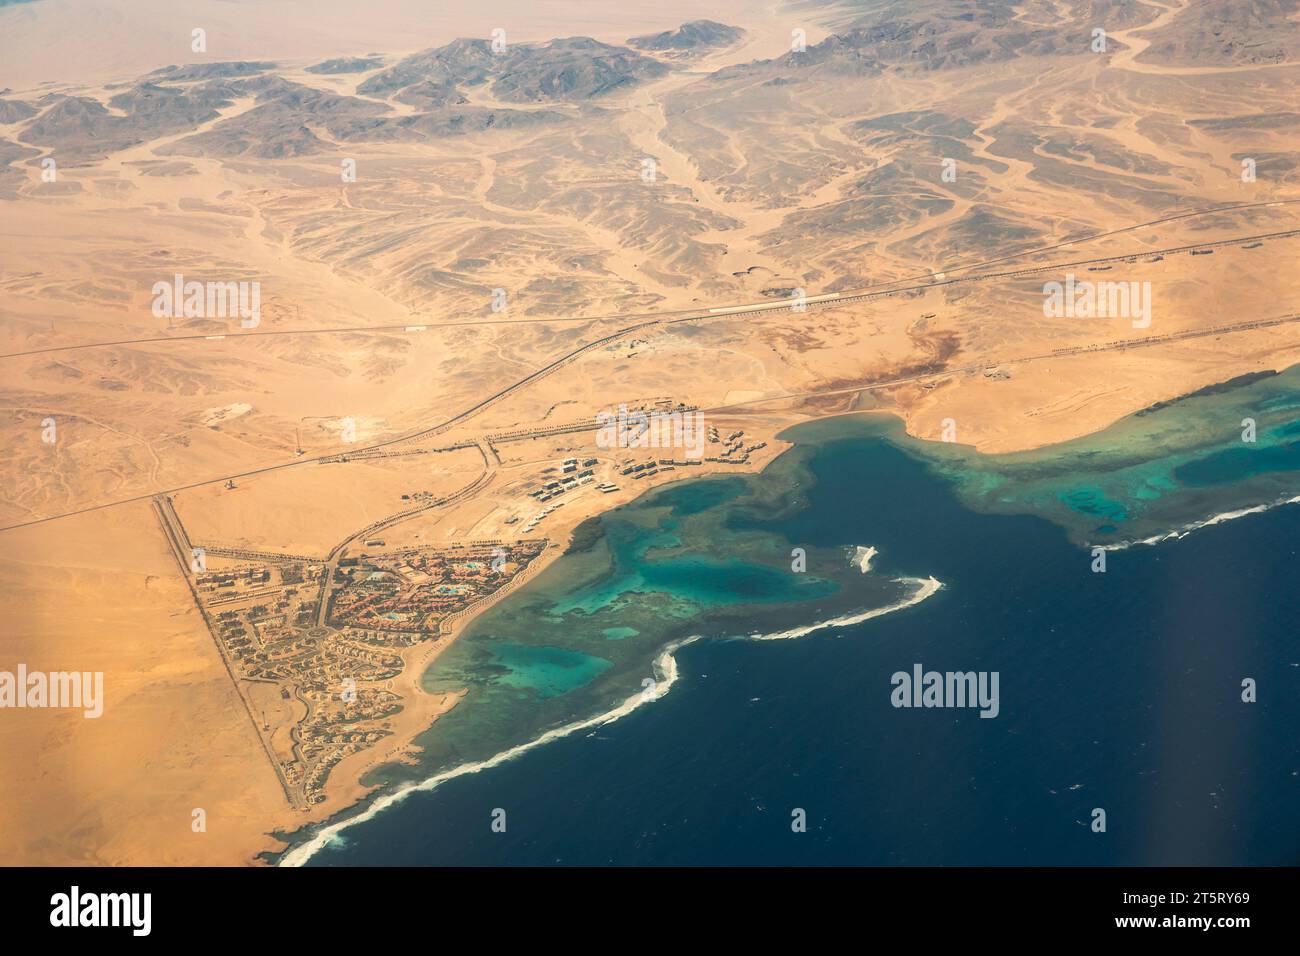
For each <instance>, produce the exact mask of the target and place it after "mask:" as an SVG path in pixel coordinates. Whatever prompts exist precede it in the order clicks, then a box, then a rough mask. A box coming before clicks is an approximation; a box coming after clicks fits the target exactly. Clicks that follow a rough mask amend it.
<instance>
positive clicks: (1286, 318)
mask: <svg viewBox="0 0 1300 956" xmlns="http://www.w3.org/2000/svg"><path fill="white" fill-rule="evenodd" d="M1196 248H1200V247H1199V246H1198V247H1196ZM840 301H842V300H835V303H834V304H839V302H840ZM699 318H708V316H699ZM1293 322H1300V313H1294V312H1293V313H1290V314H1287V315H1283V316H1275V317H1273V318H1268V319H1254V320H1251V321H1247V322H1233V323H1230V324H1228V325H1218V326H1212V327H1210V328H1205V329H1191V330H1188V331H1184V332H1170V333H1167V334H1165V335H1152V336H1146V337H1144V338H1139V339H1127V340H1120V341H1114V342H1107V343H1104V344H1099V345H1079V346H1070V347H1065V348H1060V349H1054V350H1052V351H1050V352H1040V353H1038V354H1035V355H1022V356H1014V357H1010V358H997V359H987V360H985V361H981V362H974V363H969V364H966V365H958V366H953V367H951V368H944V369H936V370H935V371H932V372H920V373H917V374H915V375H907V376H903V377H900V378H892V379H884V380H866V381H863V382H861V383H857V384H853V385H845V386H838V387H836V388H829V389H816V390H812V391H807V392H788V393H785V394H781V395H772V396H768V397H765V398H758V399H750V400H747V401H744V402H740V403H737V404H734V405H716V406H712V407H710V408H706V409H703V411H712V412H720V411H728V410H735V409H741V408H747V407H749V406H752V405H759V404H766V403H770V402H779V401H788V400H791V399H800V398H815V397H819V396H825V395H838V394H845V393H849V392H861V391H873V390H878V389H885V388H893V387H895V386H898V385H906V384H909V383H914V382H921V381H928V380H931V379H938V378H946V377H948V376H950V375H958V374H961V373H963V372H971V371H976V370H978V369H981V368H989V367H992V366H995V365H1023V364H1027V363H1030V362H1038V361H1042V360H1044V359H1051V358H1064V357H1068V356H1071V355H1082V354H1088V353H1096V352H1115V351H1124V350H1127V349H1134V348H1149V347H1151V346H1155V345H1164V344H1168V343H1170V342H1181V341H1186V340H1188V339H1197V338H1206V337H1209V336H1214V335H1229V334H1233V333H1236V332H1245V331H1250V330H1253V329H1263V328H1271V327H1274V326H1281V325H1289V324H1291V323H1293ZM654 324H657V323H643V324H642V325H639V326H634V327H633V328H632V329H631V330H626V329H625V330H622V331H620V332H616V333H614V334H612V335H608V336H605V337H604V338H602V339H598V340H597V341H595V342H591V343H588V344H587V345H584V346H582V347H581V348H579V349H576V350H574V351H573V352H570V353H568V354H567V355H565V356H562V357H561V358H559V359H556V360H555V361H554V362H552V363H550V364H549V365H546V366H544V367H543V368H541V369H538V370H537V371H536V372H533V373H532V374H531V375H529V376H528V377H527V378H524V379H521V380H520V381H518V382H516V383H514V384H513V385H510V386H508V387H507V388H505V389H502V390H501V391H499V392H497V393H495V394H494V395H492V396H490V397H489V398H486V399H484V400H483V401H481V402H479V403H478V404H477V405H475V406H473V407H472V408H469V409H466V410H465V411H463V412H460V413H458V414H457V415H455V416H453V417H452V418H449V419H447V420H446V421H445V422H442V423H441V424H439V425H435V426H433V427H431V428H427V429H423V430H422V431H419V432H414V433H412V434H410V435H402V436H398V437H397V438H391V439H388V440H386V441H383V442H377V443H375V444H373V445H367V446H365V447H364V448H358V449H356V450H355V451H353V452H351V453H350V455H358V456H359V455H361V454H362V453H363V452H366V451H372V450H374V449H376V448H384V447H388V446H390V445H395V444H398V443H401V442H409V441H414V440H416V439H418V438H428V437H431V436H432V435H435V434H437V433H439V432H441V431H444V430H445V429H447V428H449V427H451V426H452V425H454V424H459V423H460V422H462V421H465V420H466V419H468V418H470V417H472V416H473V415H475V414H477V413H478V412H480V411H482V410H483V409H485V408H487V407H488V406H489V405H492V404H495V403H496V402H497V401H499V400H500V399H502V398H504V397H505V396H506V395H509V394H510V393H512V392H514V391H516V390H518V389H521V388H524V387H526V386H527V385H529V384H531V383H532V382H535V381H537V380H538V379H539V378H541V377H542V376H544V375H547V374H549V373H550V372H552V371H554V370H555V369H557V368H559V367H561V366H563V365H567V364H568V363H569V362H571V361H573V360H574V359H575V358H577V357H578V356H579V355H581V354H583V353H584V352H586V351H588V350H590V349H592V348H595V347H598V346H600V345H603V344H605V343H607V342H609V341H610V340H612V339H616V338H618V337H619V336H621V335H623V334H625V333H626V332H628V331H632V330H636V329H641V328H645V327H646V326H647V325H654ZM524 437H526V436H524ZM337 458H338V456H337V454H329V455H321V456H319V457H316V458H299V459H296V460H294V461H286V462H281V463H279V464H276V465H267V466H266V467H264V468H254V469H252V470H250V471H243V472H239V473H237V474H232V475H220V476H218V477H215V478H207V479H204V480H202V481H194V482H190V483H189V484H186V485H178V486H177V487H175V488H167V489H163V490H160V491H151V492H148V493H146V494H142V495H135V496H133V497H130V498H121V499H119V500H116V501H107V502H104V503H103V504H98V505H91V506H89V507H86V508H78V509H76V510H73V511H65V512H62V513H60V514H56V515H48V516H46V517H44V518H33V519H32V520H30V521H22V522H19V523H17V524H11V525H5V526H4V527H0V532H4V531H14V530H16V529H18V528H27V527H31V526H32V525H38V524H45V523H47V522H50V521H57V520H59V519H61V518H71V517H73V516H75V515H82V514H89V513H91V512H95V511H103V510H104V509H106V508H115V507H117V506H119V505H126V504H132V503H133V502H141V501H152V500H154V499H156V498H157V497H158V496H160V495H172V494H176V493H178V492H181V491H188V490H191V489H194V488H203V487H206V486H208V485H212V484H216V483H217V482H220V481H232V480H234V479H237V478H251V477H253V476H255V475H263V474H268V473H270V472H273V471H282V470H284V469H286V468H293V467H295V466H298V465H306V464H318V463H324V462H327V461H330V460H337ZM456 497H459V495H457V496H456ZM421 510H424V509H421Z"/></svg>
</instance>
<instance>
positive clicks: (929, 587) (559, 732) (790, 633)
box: [277, 390, 1300, 865]
mask: <svg viewBox="0 0 1300 956" xmlns="http://www.w3.org/2000/svg"><path fill="white" fill-rule="evenodd" d="M1227 391H1228V392H1229V393H1230V392H1231V390H1227ZM1198 397H1199V398H1202V399H1208V400H1215V399H1216V398H1219V399H1222V397H1223V393H1220V392H1218V391H1216V390H1210V391H1209V392H1208V393H1207V394H1204V395H1202V396H1198V395H1196V394H1193V395H1188V396H1183V397H1180V398H1179V399H1178V400H1176V401H1173V402H1170V403H1167V404H1166V405H1165V406H1163V407H1162V408H1161V409H1159V410H1155V409H1147V410H1142V411H1141V412H1140V413H1134V414H1133V415H1131V416H1128V417H1127V418H1126V419H1123V420H1121V421H1122V422H1124V423H1129V422H1132V421H1135V420H1138V419H1142V418H1144V417H1146V416H1150V415H1152V414H1153V413H1156V414H1165V415H1182V414H1184V413H1185V412H1187V410H1188V403H1187V402H1186V401H1185V400H1184V399H1196V398H1198ZM882 413H883V414H882ZM837 419H844V420H846V421H862V420H864V419H869V420H874V421H876V422H878V423H879V424H880V425H882V426H883V431H884V432H886V433H890V434H889V436H888V437H889V440H891V441H892V442H894V443H895V444H900V443H901V444H900V447H904V446H905V450H908V449H910V450H911V452H913V453H916V452H917V451H918V450H919V449H922V448H923V449H924V450H926V451H930V450H933V451H935V452H937V453H939V454H941V455H942V454H944V453H949V452H951V451H952V449H951V448H944V447H942V446H936V447H933V448H932V446H933V444H934V443H924V444H923V443H922V440H920V439H916V438H912V437H911V436H908V435H907V434H906V432H905V424H906V423H905V421H904V420H903V419H901V418H900V417H899V416H897V415H896V414H893V413H892V412H891V411H890V410H889V409H879V408H876V409H862V410H856V411H849V412H844V411H838V412H832V413H829V414H824V415H818V416H816V417H809V418H805V419H803V420H802V421H799V422H797V423H795V425H794V426H792V427H804V426H809V425H813V426H816V425H822V426H824V427H827V428H834V425H833V424H831V423H832V422H834V421H835V420H837ZM1117 424H1119V423H1117ZM787 430H788V429H783V430H779V434H781V435H785V433H786V431H787ZM1090 437H1094V436H1090ZM773 440H774V442H776V443H779V444H781V445H782V446H783V447H782V448H781V450H780V453H779V454H777V455H774V456H772V457H771V458H770V459H769V460H768V461H766V462H764V463H763V465H762V466H761V467H760V468H746V469H744V471H743V474H745V475H747V476H752V475H755V474H759V473H762V472H763V471H766V470H767V468H768V466H770V465H771V464H773V463H774V462H775V461H777V460H778V459H780V458H782V457H784V456H785V454H786V453H788V452H790V451H792V450H794V449H795V448H797V447H800V444H801V443H798V442H795V441H790V440H787V439H784V438H781V439H773ZM1061 447H1062V449H1063V451H1062V453H1061V454H1062V455H1065V454H1067V453H1068V452H1067V450H1068V449H1069V448H1072V447H1073V446H1072V445H1070V444H1069V443H1064V445H1062V446H1061ZM1036 451H1037V453H1038V454H1039V455H1040V456H1042V455H1047V456H1053V455H1054V454H1055V453H1054V452H1053V451H1052V446H1047V447H1046V448H1044V449H1038V450H1036ZM962 452H963V453H968V454H970V455H972V456H974V457H976V458H978V459H987V460H988V461H990V462H995V463H996V462H997V461H999V460H1000V459H999V456H988V455H986V454H983V453H980V452H976V451H972V450H970V449H963V450H962ZM1020 454H1021V455H1023V454H1025V453H1020ZM920 457H922V458H927V459H930V456H928V455H925V454H922V455H921V456H920ZM930 460H931V462H932V463H933V459H930ZM739 473H740V472H739V470H738V471H732V472H726V474H732V475H735V474H739ZM697 477H698V478H705V477H716V473H713V474H709V473H706V474H701V475H695V474H692V475H690V476H685V475H682V476H678V477H675V478H674V479H673V480H672V481H669V482H664V483H663V484H659V485H655V486H653V487H651V488H647V489H646V490H645V491H644V492H642V493H641V495H639V496H638V498H637V499H633V500H634V501H635V500H638V499H639V498H640V497H644V496H647V495H650V494H653V493H656V492H659V491H661V490H662V489H664V488H666V487H669V486H671V485H681V484H683V483H684V480H686V481H688V480H689V479H690V478H697ZM1288 503H1300V496H1294V495H1289V496H1284V497H1283V498H1281V499H1279V500H1276V501H1273V502H1269V503H1264V504H1257V505H1251V506H1249V507H1245V508H1238V509H1232V510H1228V511H1224V512H1220V513H1214V514H1212V515H1211V516H1210V517H1207V518H1202V519H1198V520H1195V521H1191V522H1186V523H1182V524H1179V525H1177V526H1171V527H1172V530H1169V531H1164V532H1161V533H1159V534H1155V535H1150V536H1145V537H1142V538H1140V539H1136V540H1132V541H1124V542H1115V543H1112V544H1109V545H1106V546H1105V547H1106V549H1107V550H1122V549H1123V548H1127V547H1131V546H1134V545H1137V544H1145V545H1155V544H1159V543H1161V542H1164V541H1169V540H1177V539H1179V538H1182V537H1185V536H1186V535H1187V534H1190V533H1191V532H1192V531H1195V530H1198V529H1200V528H1204V527H1210V526H1213V525H1216V524H1220V523H1223V522H1225V521H1230V520H1233V519H1235V518H1238V517H1244V516H1247V515H1250V514H1255V513H1259V512H1262V511H1266V510H1269V509H1270V508H1273V507H1277V506H1280V505H1282V504H1288ZM610 504H611V505H612V507H611V508H608V509H604V510H601V511H597V512H595V514H596V515H601V514H605V513H608V512H610V511H613V510H614V509H615V508H618V507H621V506H623V505H625V504H628V502H623V501H620V502H611V503H610ZM1012 510H1017V511H1020V510H1023V511H1032V509H1029V508H1023V509H1021V508H1016V509H1012ZM586 517H589V516H588V515H585V514H584V515H583V516H582V518H578V516H576V515H574V516H571V520H572V521H573V526H576V525H577V524H578V523H581V520H582V519H583V518H586ZM574 519H577V520H574ZM1049 520H1050V519H1049ZM571 534H572V527H569V528H568V529H567V531H566V534H565V536H564V539H565V541H566V542H567V541H568V540H569V539H570V537H571ZM1099 546H1100V545H1099ZM567 550H568V549H567V547H560V546H558V545H557V546H553V547H551V548H548V549H547V551H546V552H544V554H543V555H542V556H541V557H539V558H538V559H537V561H536V562H535V565H536V568H535V570H534V569H531V568H530V573H529V575H528V577H529V578H532V577H534V576H535V575H536V574H537V573H539V572H540V571H542V570H544V569H545V568H546V567H549V566H550V565H551V564H552V563H553V562H554V561H555V560H557V559H558V558H559V557H561V556H563V555H564V554H565V553H567ZM871 550H872V549H870V548H867V547H865V546H859V548H858V550H857V555H858V556H859V557H861V556H862V555H863V554H864V553H866V552H869V551H871ZM873 556H874V555H873ZM869 567H870V566H869V564H868V567H867V568H860V569H859V570H860V572H861V573H867V571H868V570H869ZM910 583H911V584H913V585H914V586H916V590H915V591H913V592H912V594H911V595H910V596H909V597H908V598H906V599H904V600H903V601H901V602H898V603H896V604H891V605H889V606H886V607H884V608H880V609H873V610H869V611H866V612H861V613H859V614H855V615H848V616H841V617H837V618H832V619H828V620H824V621H821V622H820V623H817V624H814V625H805V626H797V627H793V628H787V629H784V630H779V631H774V632H772V633H753V634H749V635H744V636H738V637H736V638H735V639H739V640H746V639H752V640H780V639H789V638H795V637H800V636H803V635H805V634H807V633H810V632H811V631H812V630H821V629H824V628H827V627H834V626H847V625H849V624H853V623H859V622H860V621H864V620H868V619H870V618H872V617H875V616H877V615H880V614H886V613H890V612H892V611H894V610H901V609H903V608H905V607H910V606H912V605H914V604H916V603H920V602H921V601H923V600H925V599H927V598H928V597H930V596H931V595H932V594H933V593H935V591H937V590H938V589H939V588H941V587H942V584H940V582H939V581H938V580H937V579H935V578H933V577H931V578H929V579H919V578H912V579H910ZM511 590H513V588H512V589H511ZM502 597H504V594H502V595H494V596H493V599H492V600H490V601H485V602H484V603H483V604H482V605H480V606H477V607H475V608H474V609H473V612H472V613H468V614H465V615H464V616H463V617H462V618H461V619H459V620H458V621H457V622H456V627H455V628H454V630H453V631H452V632H451V633H449V634H448V635H447V636H446V637H445V638H444V639H443V640H440V641H438V642H436V644H435V645H434V647H433V648H431V649H429V650H428V651H426V652H425V653H423V654H421V655H419V658H418V673H419V674H423V673H424V671H425V670H427V669H428V668H429V667H430V666H431V665H432V664H433V663H434V661H435V660H436V659H437V658H438V657H439V656H440V655H441V654H442V653H443V651H445V650H446V649H447V647H448V646H450V644H451V642H452V641H453V640H454V639H456V638H457V637H459V636H460V635H461V634H463V633H464V631H465V630H466V629H467V627H468V625H469V624H470V623H472V622H473V621H475V620H477V619H478V618H479V617H480V616H481V615H482V614H483V613H485V612H486V611H488V610H489V609H490V608H492V607H494V606H496V604H497V603H498V602H499V600H500V599H501V598H502ZM698 639H699V637H698V636H695V637H691V638H688V639H686V642H691V641H694V640H698ZM681 646H683V642H681V641H677V642H674V643H672V644H670V645H668V647H667V648H666V649H665V652H666V651H669V650H675V649H676V648H678V647H681ZM654 666H655V670H656V674H657V675H658V673H659V672H661V671H662V672H663V673H664V674H669V673H671V675H672V678H673V679H675V677H676V670H675V660H674V659H673V658H672V655H671V653H667V654H666V656H665V653H664V652H661V653H660V654H658V655H656V657H655V665H654ZM418 682H419V677H418V676H417V677H415V678H414V684H415V685H418ZM668 686H671V682H670V683H669V685H668ZM662 692H666V688H664V689H663V691H662ZM444 696H445V695H436V694H427V693H425V692H423V690H422V689H421V690H420V691H419V696H417V697H416V698H415V700H416V701H419V702H423V701H436V700H439V699H440V698H441V697H444ZM659 696H661V693H657V694H656V695H655V696H653V697H651V698H649V699H658V697H659ZM641 702H644V701H642V700H641V695H639V694H638V695H633V697H631V698H628V699H627V700H625V701H624V702H623V703H621V704H619V705H618V706H616V707H615V708H614V709H613V710H610V711H605V712H602V713H601V714H598V715H596V716H595V717H592V718H584V719H581V720H578V721H574V722H570V723H567V724H565V725H564V726H562V727H559V728H555V729H553V730H551V731H547V732H546V733H544V734H542V735H541V736H540V737H537V738H533V739H532V740H530V741H528V742H526V743H525V744H519V745H516V746H515V747H511V748H508V749H506V750H505V751H503V752H502V753H499V754H497V755H494V756H492V757H489V758H487V759H486V760H478V761H471V762H470V763H468V764H466V765H463V767H462V766H458V767H452V768H449V769H446V770H441V771H438V772H436V773H434V774H433V776H431V777H429V778H427V779H425V780H422V781H418V782H414V783H410V782H408V783H403V784H401V785H399V786H398V787H397V788H396V789H395V790H392V791H390V792H389V793H378V791H380V790H383V789H384V785H382V784H372V785H369V786H364V785H362V784H361V783H360V779H358V778H357V777H354V778H353V780H352V781H350V784H349V785H344V786H340V787H339V788H338V790H337V791H336V792H337V793H338V795H339V800H338V804H342V805H336V804H335V802H334V801H333V800H331V805H332V806H336V809H335V810H334V812H333V814H332V815H331V816H332V817H333V818H338V819H336V820H334V821H333V822H331V820H330V819H327V820H325V821H323V822H321V823H317V824H308V827H309V828H316V827H319V828H320V829H319V830H318V831H317V832H316V834H314V835H313V836H312V837H311V838H310V839H309V840H307V842H305V843H297V844H291V845H288V846H285V847H283V848H282V849H280V850H279V851H277V852H278V860H277V865H300V864H301V863H303V862H305V861H306V860H308V859H310V857H311V856H312V855H314V854H315V853H316V852H318V850H319V849H320V848H321V847H323V846H325V845H326V843H328V841H329V838H330V836H331V835H334V834H337V833H339V832H342V831H343V830H346V829H347V828H348V827H349V826H351V825H353V823H355V822H358V821H360V820H363V819H369V818H370V816H371V815H373V814H372V810H373V812H375V813H377V812H378V811H379V810H382V809H383V808H384V807H387V806H389V805H391V804H392V803H394V802H396V801H397V800H398V799H400V798H401V795H405V794H407V793H409V792H414V791H419V790H427V789H433V788H434V787H436V786H438V785H440V783H441V782H443V781H445V780H447V779H452V778H453V777H455V776H459V775H461V774H462V773H469V772H477V770H480V769H485V768H486V767H489V766H495V765H496V764H497V763H499V762H502V761H504V760H508V759H510V758H511V757H512V756H514V755H516V754H519V753H523V752H526V751H527V750H530V749H532V748H534V747H536V746H540V744H541V743H544V742H545V741H547V740H551V739H555V738H556V737H558V736H565V735H567V734H569V733H571V732H573V731H574V730H578V729H582V728H584V727H588V726H593V725H594V724H598V723H601V722H603V721H604V720H606V719H617V717H618V716H622V715H623V714H624V713H630V712H631V710H633V709H635V707H636V706H639V704H640V703H641ZM455 703H456V701H453V702H451V704H450V705H449V706H446V707H441V708H440V707H439V706H438V705H436V704H435V705H434V706H433V707H432V708H427V709H421V712H420V717H419V719H418V720H415V719H412V720H411V721H409V723H407V724H406V729H407V731H408V734H409V736H408V737H407V739H406V740H405V742H404V743H402V744H400V745H399V746H396V747H394V748H391V749H390V751H389V753H393V754H400V755H401V756H402V758H403V762H408V763H413V762H415V756H416V755H417V754H418V753H419V752H420V748H419V746H418V745H416V744H414V739H415V738H416V737H417V736H418V735H419V734H420V733H422V732H423V731H425V730H427V729H429V727H431V726H432V724H433V723H434V722H436V720H437V719H439V718H440V717H441V716H443V715H445V714H446V713H447V712H448V711H449V710H451V708H452V707H454V706H455ZM416 709H417V708H415V707H409V708H408V710H411V711H414V710H416ZM381 762H383V761H380V760H377V759H375V760H371V761H370V762H369V764H368V765H367V767H366V769H367V770H368V769H369V768H370V767H371V766H376V765H378V764H379V763H381ZM340 766H342V765H340ZM349 769H351V768H349ZM377 793H378V795H377V796H376V794H377ZM370 798H373V799H374V802H373V803H371V804H370V805H369V806H366V807H365V808H364V809H362V810H361V811H360V812H359V813H358V812H356V811H357V809H358V807H360V806H361V805H362V804H363V803H364V802H365V801H366V800H367V799H370ZM345 801H346V803H345ZM340 814H343V815H344V816H342V817H339V815H340ZM305 847H310V848H311V849H310V850H306V849H304V848H305Z"/></svg>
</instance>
